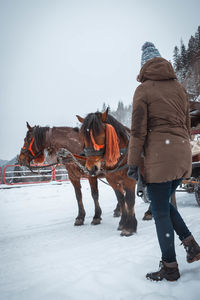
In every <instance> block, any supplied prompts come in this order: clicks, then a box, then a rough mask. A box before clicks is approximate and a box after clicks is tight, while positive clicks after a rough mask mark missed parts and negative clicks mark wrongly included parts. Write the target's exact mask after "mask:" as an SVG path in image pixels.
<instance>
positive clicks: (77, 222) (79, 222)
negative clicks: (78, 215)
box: [74, 219, 84, 226]
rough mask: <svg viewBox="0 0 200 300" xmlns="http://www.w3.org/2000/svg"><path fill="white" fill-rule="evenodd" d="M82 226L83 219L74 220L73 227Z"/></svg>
mask: <svg viewBox="0 0 200 300" xmlns="http://www.w3.org/2000/svg"><path fill="white" fill-rule="evenodd" d="M83 224H84V220H83V219H76V221H75V223H74V226H81V225H83Z"/></svg>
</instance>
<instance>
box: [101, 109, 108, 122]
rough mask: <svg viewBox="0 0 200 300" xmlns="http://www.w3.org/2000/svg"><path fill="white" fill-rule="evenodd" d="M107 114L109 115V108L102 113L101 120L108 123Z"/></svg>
mask: <svg viewBox="0 0 200 300" xmlns="http://www.w3.org/2000/svg"><path fill="white" fill-rule="evenodd" d="M107 116H108V108H107V109H106V111H104V113H102V115H101V120H102V122H103V123H106V121H107Z"/></svg>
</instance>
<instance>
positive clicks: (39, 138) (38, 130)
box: [34, 126, 49, 147]
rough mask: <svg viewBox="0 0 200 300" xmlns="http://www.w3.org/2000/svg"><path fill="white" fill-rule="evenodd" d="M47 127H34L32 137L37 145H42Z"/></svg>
mask: <svg viewBox="0 0 200 300" xmlns="http://www.w3.org/2000/svg"><path fill="white" fill-rule="evenodd" d="M48 129H49V127H40V126H36V127H35V128H34V137H35V141H36V144H37V145H38V146H41V147H44V142H45V137H46V131H47V130H48Z"/></svg>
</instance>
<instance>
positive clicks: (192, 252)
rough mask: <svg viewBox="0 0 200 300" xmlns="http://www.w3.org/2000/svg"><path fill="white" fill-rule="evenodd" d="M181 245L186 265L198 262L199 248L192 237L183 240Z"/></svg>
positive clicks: (199, 256) (199, 258) (199, 257)
mask: <svg viewBox="0 0 200 300" xmlns="http://www.w3.org/2000/svg"><path fill="white" fill-rule="evenodd" d="M182 244H183V246H184V248H185V250H186V252H187V262H188V263H192V262H194V261H197V260H200V247H199V245H198V244H197V242H196V241H195V239H194V237H193V236H192V235H190V236H188V237H187V238H186V239H184V240H183V241H182Z"/></svg>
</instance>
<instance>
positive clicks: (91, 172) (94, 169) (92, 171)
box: [89, 166, 98, 176]
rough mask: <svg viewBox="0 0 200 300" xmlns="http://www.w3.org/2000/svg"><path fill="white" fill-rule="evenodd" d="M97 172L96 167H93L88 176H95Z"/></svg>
mask: <svg viewBox="0 0 200 300" xmlns="http://www.w3.org/2000/svg"><path fill="white" fill-rule="evenodd" d="M97 171H98V168H97V166H93V167H92V169H90V170H89V174H90V175H91V176H92V175H96V172H97Z"/></svg>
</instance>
